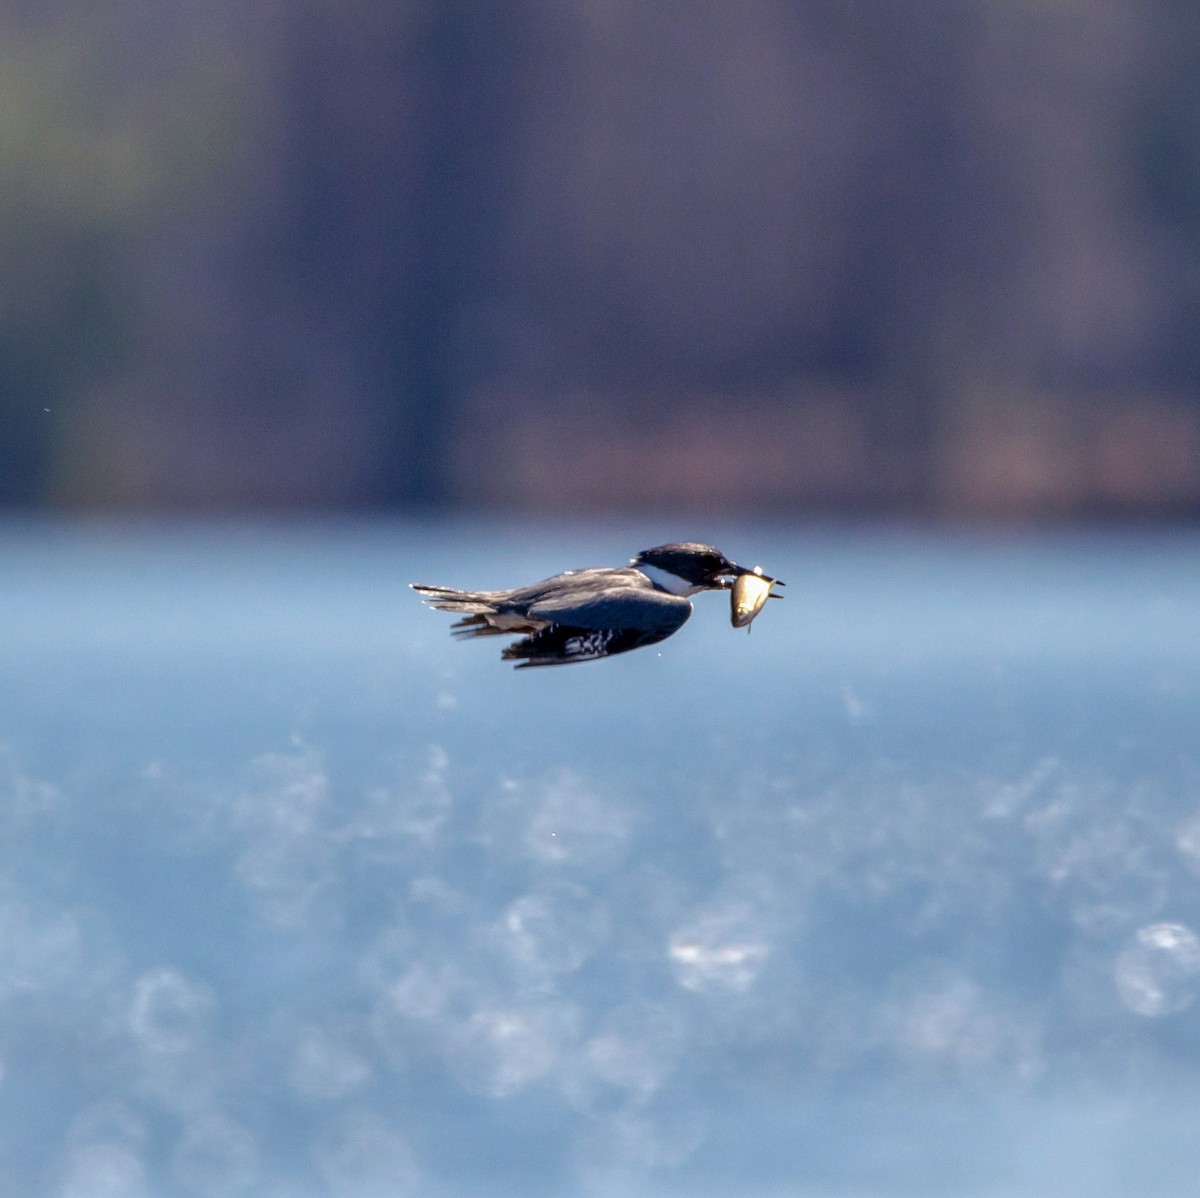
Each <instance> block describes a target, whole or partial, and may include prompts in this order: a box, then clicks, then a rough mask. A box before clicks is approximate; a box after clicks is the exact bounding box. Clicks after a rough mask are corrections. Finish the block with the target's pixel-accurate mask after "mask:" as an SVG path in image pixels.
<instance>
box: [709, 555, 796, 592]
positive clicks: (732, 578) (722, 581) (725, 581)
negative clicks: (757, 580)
mask: <svg viewBox="0 0 1200 1198" xmlns="http://www.w3.org/2000/svg"><path fill="white" fill-rule="evenodd" d="M743 574H759V575H760V577H761V578H762V579H763V581H764V582H769V583H772V584H773V585H775V586H777V587H781V586H784V585H785V584H784V583H782V582H780V581H779V579H778V578H772V577H771V576H770V575H769V574H760V572H759V571H758V570H751V569H748V568H747V567H746V566H739V565H737V563H736V562H729V563H727V564H726V566H725V568H724V569H723V570H720V571H718V573H717V575H716V576H715V577H714V578H713V586H714V588H715V589H717V590H719V591H728V590H731V589H732V588H733V584H734V583H735V582H736V581H737V580H738V579H739V578H740V577H741V576H742V575H743ZM771 598H772V599H782V598H783V596H782V595H772V596H771Z"/></svg>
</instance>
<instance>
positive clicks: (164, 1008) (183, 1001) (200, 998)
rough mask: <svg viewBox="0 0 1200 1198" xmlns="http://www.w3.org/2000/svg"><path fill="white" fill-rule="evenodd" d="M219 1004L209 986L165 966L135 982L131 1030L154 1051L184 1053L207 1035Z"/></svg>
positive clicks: (140, 1042)
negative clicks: (216, 1006) (214, 1011)
mask: <svg viewBox="0 0 1200 1198" xmlns="http://www.w3.org/2000/svg"><path fill="white" fill-rule="evenodd" d="M215 1005H216V1003H215V1000H214V998H213V996H212V992H211V991H210V990H209V989H208V988H207V987H206V986H202V985H200V984H198V983H196V982H192V981H190V980H189V979H188V978H186V977H184V976H183V974H181V973H180V972H179V971H178V970H176V969H172V968H170V967H169V966H162V967H160V968H158V969H152V970H149V971H148V972H147V973H144V974H142V975H141V977H139V978H138V979H137V980H136V981H135V982H134V984H133V997H132V1000H131V1001H130V1005H129V1016H128V1021H129V1030H130V1031H131V1032H132V1033H133V1035H134V1036H135V1037H136V1039H137V1040H138V1042H139V1044H140V1045H141V1046H142V1047H143V1048H145V1049H148V1050H149V1051H151V1052H154V1053H163V1054H178V1053H184V1052H187V1051H189V1050H191V1049H193V1048H195V1047H196V1046H197V1044H198V1042H199V1041H200V1040H201V1039H202V1038H203V1037H205V1036H206V1035H207V1033H208V1029H209V1024H210V1022H211V1019H212V1015H213V1010H214V1008H215Z"/></svg>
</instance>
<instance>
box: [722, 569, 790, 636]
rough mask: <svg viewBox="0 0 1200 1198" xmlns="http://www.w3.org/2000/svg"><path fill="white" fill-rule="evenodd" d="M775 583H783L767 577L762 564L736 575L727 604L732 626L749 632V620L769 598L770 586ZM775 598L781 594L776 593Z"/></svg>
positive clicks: (780, 596) (779, 597)
mask: <svg viewBox="0 0 1200 1198" xmlns="http://www.w3.org/2000/svg"><path fill="white" fill-rule="evenodd" d="M776 584H778V585H779V586H782V585H783V583H781V582H779V580H778V579H777V578H768V577H767V576H766V575H765V574H764V573H763V572H762V566H755V567H754V569H753V570H752V571H747V572H746V573H745V574H739V575H738V577H737V580H736V581H735V582H734V584H733V589H732V590H731V591H730V604H729V606H730V612H729V619H730V622H731V623H732V624H733V626H734V628H745V629H746V631H747V632H749V630H750V623H751V621H752V620H753V619H754V617H755V616H757V615H758V613H759V612H760V611H762V609H763V606H764V605H765V604H766V602H767V600H768V599H770V598H771V588H772V587H774V586H775V585H776ZM775 598H776V599H782V598H783V596H782V595H776V596H775Z"/></svg>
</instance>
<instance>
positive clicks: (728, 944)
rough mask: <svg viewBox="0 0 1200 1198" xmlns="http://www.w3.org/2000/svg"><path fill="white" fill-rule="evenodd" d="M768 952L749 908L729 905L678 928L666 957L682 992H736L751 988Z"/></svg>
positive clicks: (767, 945) (767, 947) (766, 944)
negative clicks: (673, 968)
mask: <svg viewBox="0 0 1200 1198" xmlns="http://www.w3.org/2000/svg"><path fill="white" fill-rule="evenodd" d="M770 951H771V948H770V944H769V943H768V942H767V940H766V939H765V937H764V936H763V934H762V930H761V927H760V926H759V923H758V921H756V920H755V919H754V917H753V915H752V913H751V910H750V908H749V907H748V906H746V905H744V904H741V903H733V904H730V905H729V906H723V907H715V908H711V909H709V910H706V911H703V912H701V914H700V915H698V916H697V917H696V918H695V919H693V920H692V921H691V922H689V923H687V924H685V925H684V926H683V927H681V928H678V929H677V930H676V931H675V932H674V933H673V934H672V936H671V941H670V946H669V949H668V955H669V956H670V959H671V963H672V964H673V965H674V966H675V975H676V977H677V978H678V979H679V984H680V985H681V986H683V987H684V988H685V989H688V990H699V991H720V990H725V991H735V992H740V991H743V990H746V989H748V988H749V987H750V986H751V985H753V984H754V981H755V979H756V978H757V977H758V975H759V972H760V971H761V970H762V967H763V964H764V963H765V962H766V959H767V957H768V956H769V955H770Z"/></svg>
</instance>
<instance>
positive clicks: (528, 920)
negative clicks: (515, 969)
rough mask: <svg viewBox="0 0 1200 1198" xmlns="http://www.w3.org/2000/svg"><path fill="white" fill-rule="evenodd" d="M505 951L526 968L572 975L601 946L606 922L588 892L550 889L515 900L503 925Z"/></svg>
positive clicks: (564, 886)
mask: <svg viewBox="0 0 1200 1198" xmlns="http://www.w3.org/2000/svg"><path fill="white" fill-rule="evenodd" d="M500 930H501V937H502V940H503V943H504V945H505V947H506V948H507V949H508V951H509V952H510V953H511V954H512V955H513V957H515V958H516V960H517V961H518V962H519V963H520V964H521V965H523V966H525V967H526V968H528V969H532V970H538V971H545V972H547V973H570V972H571V971H573V970H576V969H578V968H579V967H580V966H581V965H582V964H583V963H584V962H585V961H586V960H587V959H588V958H589V957H590V956H591V955H592V954H593V953H594V952H595V951H596V949H597V947H598V946H599V945H600V944H601V943H602V942H603V940H604V938H605V936H606V935H607V933H608V917H607V913H606V912H605V910H604V908H603V907H602V906H600V905H599V904H597V903H596V902H595V901H594V900H593V899H592V897H591V896H590V895H589V894H588V892H587V891H586V890H584V889H583V888H582V887H579V886H572V885H569V884H559V885H551V886H548V887H546V888H545V889H544V890H541V891H538V892H536V893H533V894H527V895H524V896H522V897H521V898H519V899H517V900H516V902H514V903H512V904H511V905H510V906H509V908H508V909H507V910H506V911H505V913H504V916H503V918H502V919H501V923H500Z"/></svg>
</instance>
